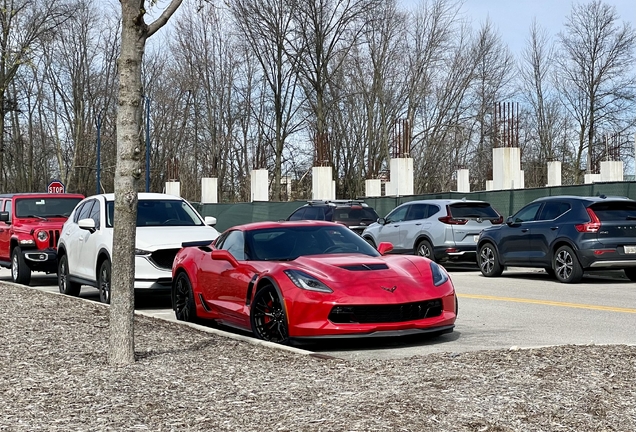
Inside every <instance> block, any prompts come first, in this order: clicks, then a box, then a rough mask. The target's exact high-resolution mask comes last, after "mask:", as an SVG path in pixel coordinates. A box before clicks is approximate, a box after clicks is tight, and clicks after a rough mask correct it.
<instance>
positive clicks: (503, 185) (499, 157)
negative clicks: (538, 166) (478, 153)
mask: <svg viewBox="0 0 636 432" xmlns="http://www.w3.org/2000/svg"><path fill="white" fill-rule="evenodd" d="M492 181H493V188H494V189H495V190H501V189H523V187H524V176H523V174H522V172H521V150H520V149H519V147H498V148H494V149H492Z"/></svg>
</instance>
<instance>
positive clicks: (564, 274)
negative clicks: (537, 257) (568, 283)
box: [555, 250, 573, 280]
mask: <svg viewBox="0 0 636 432" xmlns="http://www.w3.org/2000/svg"><path fill="white" fill-rule="evenodd" d="M572 259H573V258H572V255H571V254H570V253H569V252H568V251H567V250H560V251H559V253H558V254H557V256H556V262H555V272H556V274H557V276H559V279H561V280H567V279H568V278H569V277H570V276H571V275H572V271H573V269H572V265H573V264H572Z"/></svg>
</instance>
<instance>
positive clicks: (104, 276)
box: [97, 260, 111, 304]
mask: <svg viewBox="0 0 636 432" xmlns="http://www.w3.org/2000/svg"><path fill="white" fill-rule="evenodd" d="M110 276H111V274H110V261H109V260H104V261H103V262H102V263H101V265H100V266H99V272H98V273H97V290H98V291H99V301H100V302H102V303H105V304H110V288H111V277H110Z"/></svg>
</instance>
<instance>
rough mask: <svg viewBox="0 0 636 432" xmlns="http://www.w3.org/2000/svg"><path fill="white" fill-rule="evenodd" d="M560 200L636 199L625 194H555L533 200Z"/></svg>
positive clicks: (591, 201)
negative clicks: (624, 195)
mask: <svg viewBox="0 0 636 432" xmlns="http://www.w3.org/2000/svg"><path fill="white" fill-rule="evenodd" d="M559 200H575V201H587V202H590V203H595V202H600V201H634V200H633V199H631V198H628V197H623V196H605V195H599V196H578V195H554V196H546V197H541V198H537V199H535V200H534V201H533V202H543V201H559Z"/></svg>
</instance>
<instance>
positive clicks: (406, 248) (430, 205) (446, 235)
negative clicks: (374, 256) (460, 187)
mask: <svg viewBox="0 0 636 432" xmlns="http://www.w3.org/2000/svg"><path fill="white" fill-rule="evenodd" d="M501 223H503V217H502V216H501V215H499V213H497V211H496V210H495V209H494V208H492V207H491V205H490V204H489V203H487V202H485V201H468V200H464V199H462V200H458V199H446V200H420V201H411V202H407V203H404V204H402V205H400V206H398V207H396V208H395V209H393V210H392V211H391V212H390V213H389V214H388V215H387V216H386V217H384V218H380V219H378V222H377V223H374V224H372V225H370V226H369V227H368V228H367V229H365V230H364V232H363V233H362V237H363V238H364V239H365V240H366V241H367V242H369V243H370V244H371V245H373V246H377V245H379V244H380V243H381V242H391V243H392V244H393V252H392V253H406V254H417V255H420V256H424V257H427V258H430V259H432V260H434V261H438V262H447V261H453V262H471V263H475V262H476V252H477V238H478V237H479V233H480V232H481V231H482V230H483V229H484V228H487V227H490V226H492V225H495V224H501Z"/></svg>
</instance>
